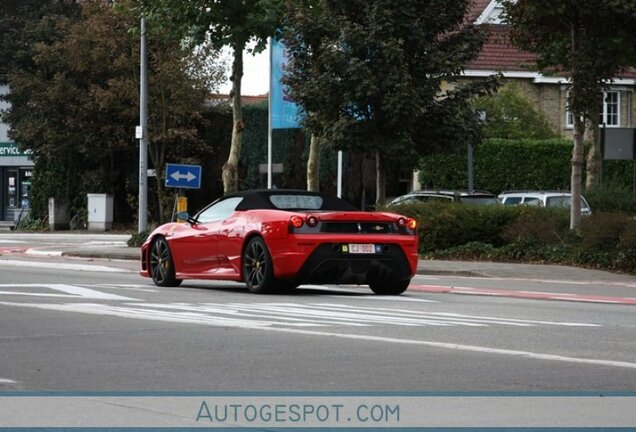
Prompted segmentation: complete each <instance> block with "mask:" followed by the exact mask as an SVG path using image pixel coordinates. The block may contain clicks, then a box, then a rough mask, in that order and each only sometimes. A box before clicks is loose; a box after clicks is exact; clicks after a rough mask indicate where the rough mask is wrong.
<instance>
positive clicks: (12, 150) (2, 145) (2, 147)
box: [0, 142, 32, 156]
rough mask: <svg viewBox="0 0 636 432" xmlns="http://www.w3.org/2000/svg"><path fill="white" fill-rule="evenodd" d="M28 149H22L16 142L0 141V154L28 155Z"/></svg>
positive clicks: (29, 152)
mask: <svg viewBox="0 0 636 432" xmlns="http://www.w3.org/2000/svg"><path fill="white" fill-rule="evenodd" d="M31 153H32V152H31V151H30V150H27V151H22V150H20V148H18V145H17V144H16V143H12V142H0V156H29V155H30V154H31Z"/></svg>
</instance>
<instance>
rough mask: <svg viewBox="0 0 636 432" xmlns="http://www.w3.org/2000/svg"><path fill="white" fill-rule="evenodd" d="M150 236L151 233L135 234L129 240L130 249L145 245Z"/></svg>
mask: <svg viewBox="0 0 636 432" xmlns="http://www.w3.org/2000/svg"><path fill="white" fill-rule="evenodd" d="M148 235H150V231H142V232H140V233H134V234H132V235H131V236H130V238H129V239H128V242H127V244H128V246H130V247H140V246H141V245H142V244H144V242H145V241H146V239H147V238H148Z"/></svg>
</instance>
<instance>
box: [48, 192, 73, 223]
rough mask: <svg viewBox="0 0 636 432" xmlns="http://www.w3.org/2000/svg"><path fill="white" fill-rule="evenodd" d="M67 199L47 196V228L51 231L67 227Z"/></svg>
mask: <svg viewBox="0 0 636 432" xmlns="http://www.w3.org/2000/svg"><path fill="white" fill-rule="evenodd" d="M68 221H69V211H68V201H66V200H65V199H63V198H49V229H50V230H51V231H57V230H64V229H68Z"/></svg>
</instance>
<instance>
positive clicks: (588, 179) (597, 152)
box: [585, 119, 603, 192]
mask: <svg viewBox="0 0 636 432" xmlns="http://www.w3.org/2000/svg"><path fill="white" fill-rule="evenodd" d="M590 128H591V129H590V130H591V132H592V142H591V143H590V146H589V151H588V154H587V165H586V176H585V189H586V191H588V192H589V191H591V190H593V189H594V188H595V187H596V186H598V185H599V184H600V183H601V172H602V169H603V156H602V155H601V142H600V139H599V138H600V132H601V129H600V128H599V126H598V123H597V122H595V121H594V119H593V120H592V121H591V122H590Z"/></svg>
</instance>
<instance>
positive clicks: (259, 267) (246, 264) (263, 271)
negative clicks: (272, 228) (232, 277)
mask: <svg viewBox="0 0 636 432" xmlns="http://www.w3.org/2000/svg"><path fill="white" fill-rule="evenodd" d="M243 279H244V280H245V284H246V285H247V289H248V290H250V292H253V293H257V294H263V293H267V292H271V291H272V289H273V288H274V284H275V280H274V269H273V265H272V257H271V255H270V254H269V250H268V249H267V245H266V244H265V241H264V240H263V239H262V238H261V237H253V238H252V239H250V241H249V242H248V243H247V246H246V247H245V251H244V252H243Z"/></svg>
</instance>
